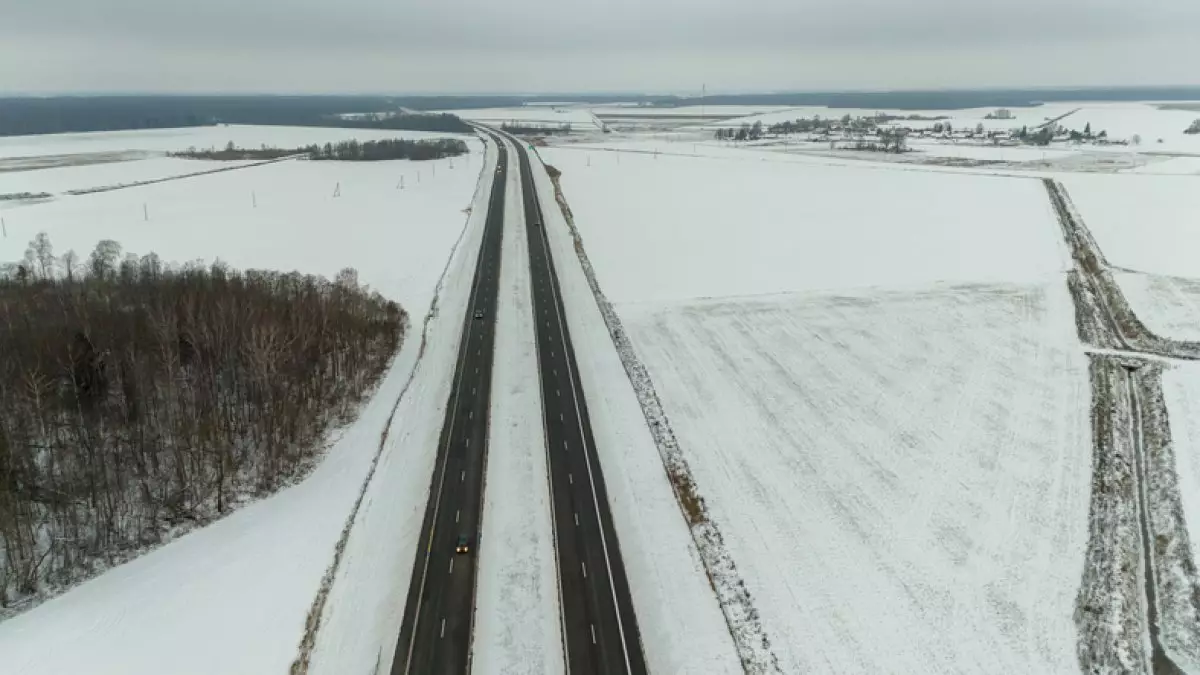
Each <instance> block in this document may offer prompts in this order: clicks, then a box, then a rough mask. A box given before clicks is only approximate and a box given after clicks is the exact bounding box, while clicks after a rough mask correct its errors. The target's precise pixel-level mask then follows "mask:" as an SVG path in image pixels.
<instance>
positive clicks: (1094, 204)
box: [1061, 174, 1200, 310]
mask: <svg viewBox="0 0 1200 675" xmlns="http://www.w3.org/2000/svg"><path fill="white" fill-rule="evenodd" d="M1061 180H1062V183H1063V185H1065V186H1066V188H1067V191H1068V193H1069V194H1070V196H1071V200H1072V201H1073V202H1074V203H1075V206H1076V207H1077V208H1078V210H1079V212H1080V214H1081V215H1082V216H1083V220H1084V222H1085V223H1086V224H1087V226H1088V229H1090V230H1091V232H1092V235H1093V236H1094V237H1095V238H1096V241H1097V242H1098V243H1099V244H1100V249H1101V250H1102V251H1104V256H1105V257H1106V258H1107V259H1108V262H1109V263H1111V264H1113V265H1116V266H1118V267H1125V268H1131V269H1134V270H1137V271H1140V272H1152V273H1155V274H1167V275H1174V276H1181V277H1200V258H1197V256H1195V255H1194V254H1193V252H1194V251H1195V250H1196V249H1197V247H1200V228H1198V227H1197V220H1196V217H1197V214H1200V181H1198V180H1197V179H1196V178H1194V177H1191V176H1153V175H1140V174H1125V175H1120V176H1109V175H1098V174H1097V175H1090V174H1089V175H1077V174H1072V175H1064V176H1062V177H1061ZM1134 309H1135V310H1136V309H1137V305H1135V306H1134Z"/></svg>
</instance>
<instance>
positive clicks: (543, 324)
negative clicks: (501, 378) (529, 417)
mask: <svg viewBox="0 0 1200 675" xmlns="http://www.w3.org/2000/svg"><path fill="white" fill-rule="evenodd" d="M514 143H515V145H516V147H517V152H518V154H519V155H520V161H521V188H522V196H523V200H524V205H525V229H526V231H527V234H528V237H529V266H530V271H531V281H532V283H533V309H534V323H535V325H536V326H537V350H538V370H539V375H540V379H541V386H542V405H543V408H544V410H543V421H544V424H545V428H546V452H547V455H548V460H549V461H548V465H549V468H550V477H549V478H550V492H551V505H552V509H553V520H554V530H555V548H556V549H557V554H558V573H559V588H560V593H561V597H560V600H561V605H562V609H561V611H562V621H563V633H564V635H563V643H564V644H563V648H564V649H563V651H564V654H565V656H566V662H567V663H566V665H567V673H568V675H593V674H596V675H617V674H622V675H644V674H645V673H646V660H645V656H644V655H643V653H642V643H641V634H640V633H639V631H638V626H637V617H636V616H635V615H634V611H633V600H632V597H631V595H630V591H629V580H628V579H627V578H626V576H625V567H624V565H623V564H622V562H621V550H620V546H619V545H618V544H617V533H616V529H615V528H614V527H613V519H612V513H611V511H610V510H609V507H608V493H607V492H606V491H605V488H604V476H603V475H602V474H601V472H600V460H599V458H598V457H597V455H596V442H595V440H594V439H593V437H592V427H591V422H590V420H589V418H588V410H587V402H586V401H585V400H584V394H583V385H582V384H581V382H580V379H579V368H578V366H577V365H576V360H575V351H574V348H573V347H572V345H571V334H570V331H569V330H568V328H567V317H566V309H565V307H564V305H563V298H562V291H561V289H560V287H559V284H558V276H557V274H556V273H555V271H554V259H553V256H552V255H551V253H550V242H549V239H548V238H547V235H546V230H545V228H544V227H543V223H545V219H544V218H543V217H542V208H541V204H540V203H539V202H538V198H537V189H536V186H535V185H534V181H533V172H532V167H531V166H530V160H529V154H528V152H527V151H526V150H525V148H524V147H523V146H522V144H521V143H520V141H515V140H514Z"/></svg>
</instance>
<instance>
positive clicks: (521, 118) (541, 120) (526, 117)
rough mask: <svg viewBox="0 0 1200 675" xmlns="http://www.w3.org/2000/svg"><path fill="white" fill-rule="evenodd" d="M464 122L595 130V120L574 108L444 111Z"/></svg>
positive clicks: (521, 107) (585, 112) (583, 111)
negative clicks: (522, 124)
mask: <svg viewBox="0 0 1200 675" xmlns="http://www.w3.org/2000/svg"><path fill="white" fill-rule="evenodd" d="M443 112H448V113H452V114H454V115H458V116H459V117H461V118H462V119H464V120H470V121H472V122H485V123H491V124H497V125H498V124H502V123H505V122H528V123H534V124H543V125H550V124H553V125H559V124H570V125H572V126H573V127H579V128H580V129H581V130H582V129H586V128H588V127H591V128H593V129H594V128H597V127H599V126H600V125H598V124H597V123H596V118H595V117H593V116H592V113H591V111H589V110H588V109H587V108H580V107H575V106H570V107H557V106H517V107H512V108H477V109H471V110H446V111H443Z"/></svg>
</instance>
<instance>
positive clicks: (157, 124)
mask: <svg viewBox="0 0 1200 675" xmlns="http://www.w3.org/2000/svg"><path fill="white" fill-rule="evenodd" d="M1196 100H1200V87H1195V86H1191V87H1104V88H1087V89H996V90H958V91H945V90H943V91H881V92H797V93H772V94H713V95H710V96H705V97H699V96H647V95H645V94H637V93H614V94H602V95H597V94H578V93H562V94H553V95H540V96H65V97H44V98H43V97H24V98H0V136H12V135H18V134H46V133H60V132H69V131H110V130H118V129H159V128H166V127H191V126H201V125H210V124H219V123H222V122H224V123H229V124H270V125H298V126H338V127H360V128H370V129H405V130H417V131H451V132H463V133H466V132H469V131H470V130H471V129H470V127H469V125H467V124H466V123H464V122H463V121H462V120H460V119H458V118H457V117H454V116H450V118H451V119H446V118H440V119H432V120H431V119H428V118H424V117H414V116H413V115H410V114H400V115H397V116H395V117H387V118H383V119H366V120H362V119H341V118H338V117H337V115H339V114H344V113H356V112H377V111H401V110H402V109H403V110H414V111H420V110H453V109H464V110H465V109H473V108H498V107H509V106H519V105H523V104H528V103H552V102H563V101H571V102H580V103H591V104H605V103H636V104H640V105H647V106H654V107H666V108H670V107H676V106H691V105H702V104H703V105H782V106H828V107H831V108H868V109H874V110H880V109H895V110H954V109H961V108H984V107H988V108H1001V107H1004V108H1016V107H1028V106H1034V105H1038V104H1040V103H1048V102H1055V101H1196ZM631 110H636V108H631Z"/></svg>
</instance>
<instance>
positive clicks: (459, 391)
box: [391, 142, 508, 675]
mask: <svg viewBox="0 0 1200 675" xmlns="http://www.w3.org/2000/svg"><path fill="white" fill-rule="evenodd" d="M497 145H498V146H499V152H500V156H499V162H498V164H497V172H496V175H495V176H494V180H493V183H492V194H491V198H490V201H489V203H488V213H487V220H486V222H485V225H484V231H483V243H482V245H481V247H480V250H479V259H478V262H477V263H476V266H475V280H474V282H473V283H472V286H471V300H470V302H469V303H468V304H467V313H466V317H465V318H464V321H463V332H462V341H461V343H460V345H459V354H458V363H457V366H456V367H455V372H454V383H453V385H452V388H451V390H450V399H449V401H448V403H447V406H446V421H445V423H444V424H443V426H442V435H441V439H440V441H439V445H438V456H437V460H436V462H435V463H434V472H433V483H432V485H431V487H430V490H429V506H428V507H427V509H426V512H425V520H424V524H423V526H422V529H421V537H420V539H419V540H418V541H419V542H420V543H419V546H418V549H417V557H416V562H415V563H414V565H413V578H412V582H411V583H410V584H409V587H408V600H407V602H406V603H405V606H404V619H403V622H402V623H401V625H400V637H399V639H398V641H397V643H396V655H395V658H394V659H393V661H392V670H391V672H392V675H409V674H412V675H431V674H434V673H436V674H438V675H442V674H446V675H450V674H459V673H462V674H465V673H469V672H470V668H471V628H472V623H473V619H474V608H475V576H476V565H475V563H476V557H475V551H476V550H477V549H478V543H479V522H480V510H481V508H482V505H483V485H484V474H485V472H486V469H487V443H488V411H489V409H490V401H491V391H492V357H493V354H494V350H493V348H492V346H493V343H494V341H495V325H496V312H495V310H496V300H497V296H498V295H499V289H500V250H501V243H502V241H503V226H504V185H505V183H506V180H505V177H506V175H507V172H508V153H507V152H506V150H505V147H504V144H503V143H499V142H497ZM464 535H465V536H466V537H467V538H468V542H467V543H468V545H469V547H470V549H471V552H470V553H469V554H465V555H458V554H456V552H455V548H456V546H457V544H458V540H459V537H460V536H464Z"/></svg>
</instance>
